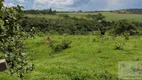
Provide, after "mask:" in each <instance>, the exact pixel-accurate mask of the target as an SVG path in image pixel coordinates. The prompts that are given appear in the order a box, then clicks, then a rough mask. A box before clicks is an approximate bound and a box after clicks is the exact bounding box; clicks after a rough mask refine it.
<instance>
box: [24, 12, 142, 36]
mask: <svg viewBox="0 0 142 80" xmlns="http://www.w3.org/2000/svg"><path fill="white" fill-rule="evenodd" d="M22 21H23V22H22V26H23V27H24V29H25V30H26V31H30V29H32V28H33V27H34V29H36V30H35V31H37V30H38V32H39V31H41V32H44V33H56V34H69V35H87V34H94V33H95V32H96V31H98V32H99V33H100V34H101V35H105V34H106V33H109V34H114V35H123V34H126V33H127V34H129V35H134V34H141V28H142V23H141V22H137V21H130V20H126V19H124V20H119V21H107V20H105V17H104V16H103V15H102V14H100V13H99V14H97V15H87V16H85V17H82V18H76V17H70V16H69V15H65V14H63V15H60V17H59V18H56V19H46V18H38V17H26V16H25V17H23V19H22ZM35 33H36V32H35Z"/></svg>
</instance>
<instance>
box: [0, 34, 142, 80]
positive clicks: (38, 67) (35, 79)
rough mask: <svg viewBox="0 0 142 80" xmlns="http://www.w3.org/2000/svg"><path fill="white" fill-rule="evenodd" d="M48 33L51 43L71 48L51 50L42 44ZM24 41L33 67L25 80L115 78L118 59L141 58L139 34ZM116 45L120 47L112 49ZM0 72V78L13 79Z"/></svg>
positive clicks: (141, 45)
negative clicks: (127, 37) (126, 36)
mask: <svg viewBox="0 0 142 80" xmlns="http://www.w3.org/2000/svg"><path fill="white" fill-rule="evenodd" d="M49 36H50V38H51V40H52V44H58V43H60V42H61V41H62V40H70V41H72V43H71V47H70V48H68V49H66V50H63V51H61V52H52V49H51V47H50V45H47V44H45V43H44V42H45V40H46V39H47V37H49ZM25 44H26V48H27V52H28V58H29V60H30V61H32V63H33V64H34V66H35V70H34V71H33V72H32V73H30V74H26V76H25V80H117V74H118V62H119V61H141V60H142V56H140V55H142V53H141V52H142V36H130V39H129V40H125V38H124V37H123V36H118V37H116V38H113V37H112V36H103V37H101V36H91V35H88V36H80V35H75V36H73V35H62V36H60V35H44V36H42V37H39V36H36V37H35V38H34V39H33V38H28V39H27V40H26V41H25ZM118 44H121V45H120V47H121V48H122V49H121V50H119V49H118V50H117V49H115V48H116V46H117V45H118ZM0 74H1V75H0V80H16V79H17V78H16V77H15V76H9V75H7V74H6V73H0Z"/></svg>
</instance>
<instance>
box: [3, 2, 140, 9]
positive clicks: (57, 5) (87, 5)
mask: <svg viewBox="0 0 142 80" xmlns="http://www.w3.org/2000/svg"><path fill="white" fill-rule="evenodd" d="M4 4H5V6H15V5H18V4H20V5H22V6H24V9H26V10H27V9H48V8H52V9H56V10H65V11H67V10H69V11H74V10H83V11H95V10H117V9H127V8H142V0H5V3H4Z"/></svg>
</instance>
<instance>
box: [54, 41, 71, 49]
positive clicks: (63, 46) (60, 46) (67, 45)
mask: <svg viewBox="0 0 142 80" xmlns="http://www.w3.org/2000/svg"><path fill="white" fill-rule="evenodd" d="M70 44H71V41H68V40H63V41H62V43H60V44H57V45H55V46H54V45H51V47H52V49H53V51H54V52H60V51H62V50H65V49H67V48H70Z"/></svg>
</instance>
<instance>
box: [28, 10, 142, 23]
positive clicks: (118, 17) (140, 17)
mask: <svg viewBox="0 0 142 80" xmlns="http://www.w3.org/2000/svg"><path fill="white" fill-rule="evenodd" d="M100 13H102V15H104V16H105V17H106V20H109V21H116V20H122V19H128V20H134V21H139V22H142V15H141V14H118V13H111V12H100ZM60 14H67V15H69V16H71V17H78V18H80V17H84V16H85V15H88V14H91V15H93V14H98V13H97V12H96V13H57V14H56V15H44V14H39V15H34V14H26V16H29V17H41V18H43V17H44V18H53V19H55V18H58V17H59V15H60Z"/></svg>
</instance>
